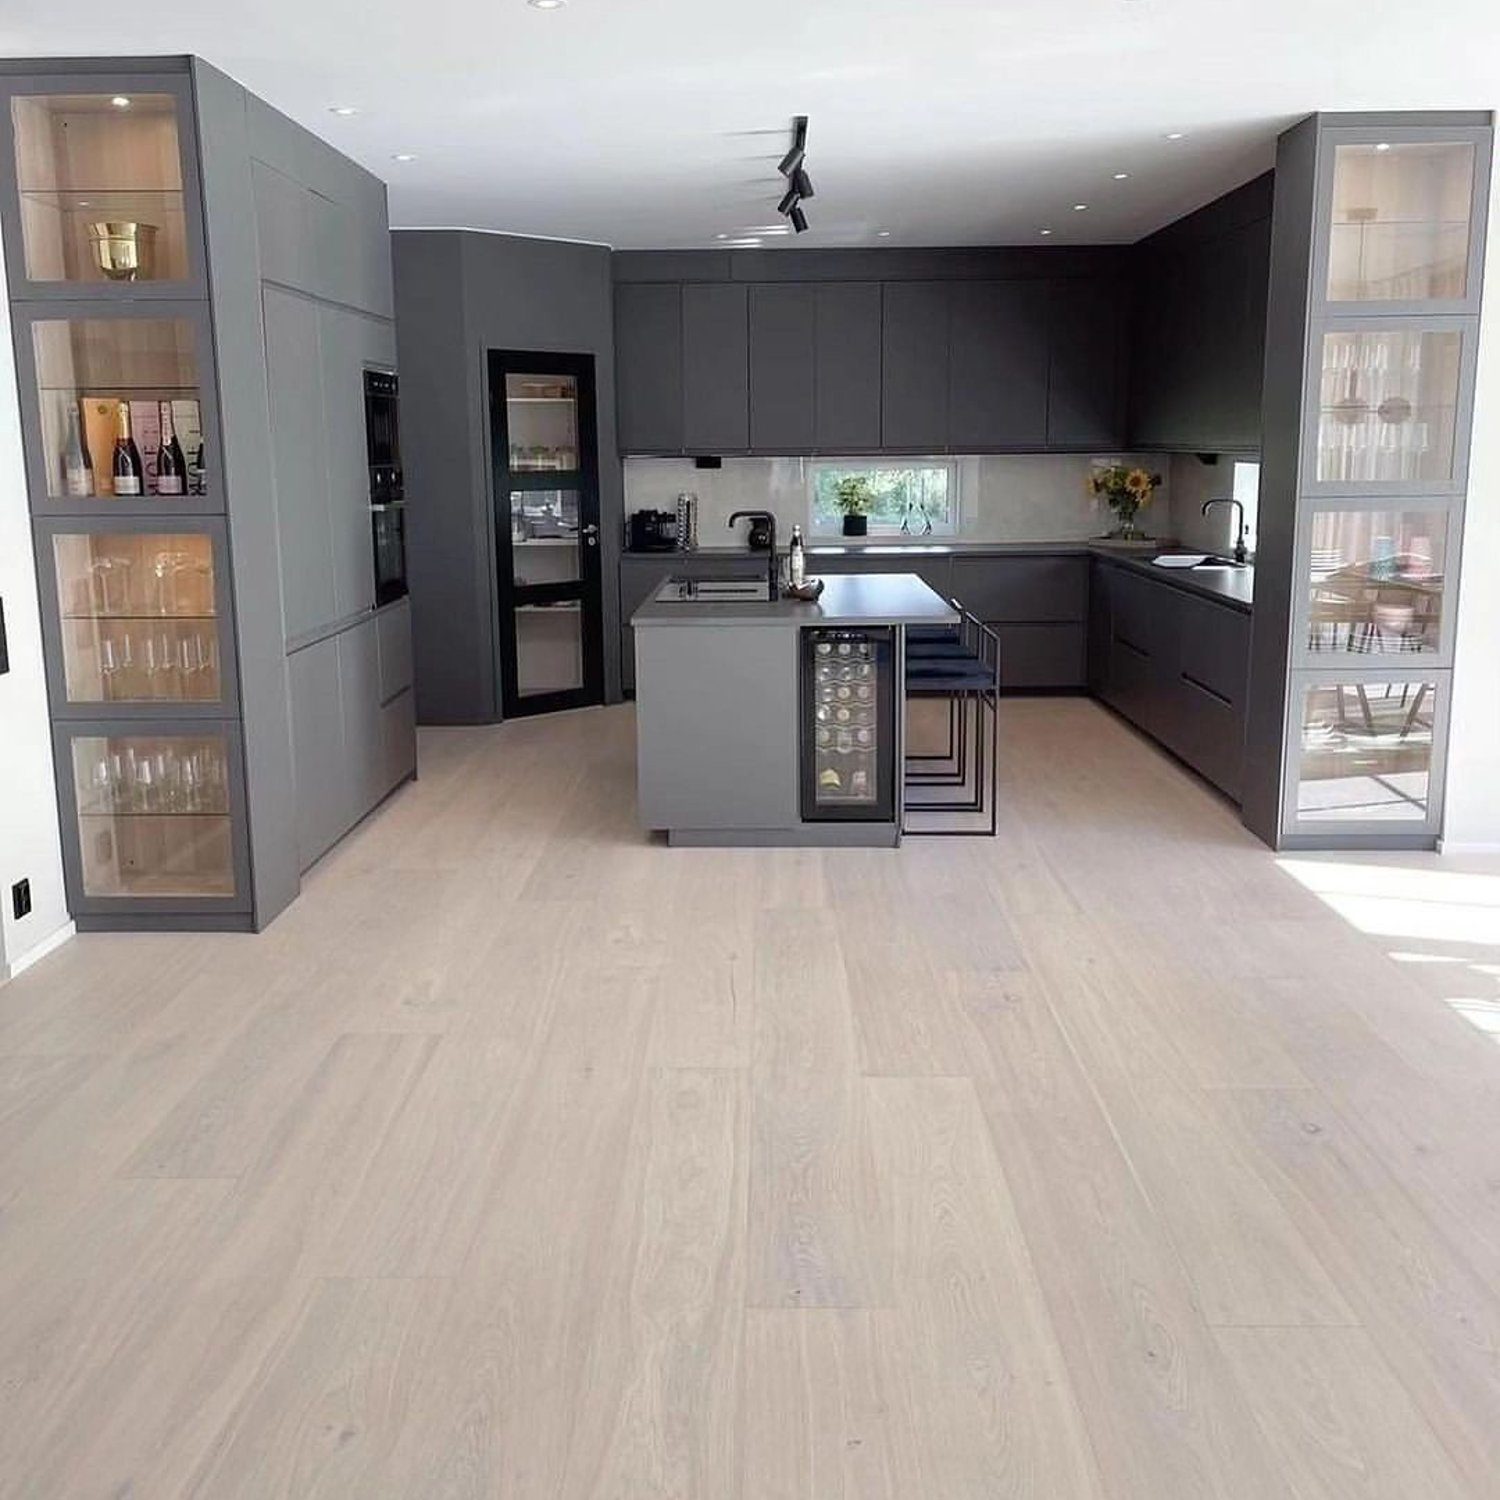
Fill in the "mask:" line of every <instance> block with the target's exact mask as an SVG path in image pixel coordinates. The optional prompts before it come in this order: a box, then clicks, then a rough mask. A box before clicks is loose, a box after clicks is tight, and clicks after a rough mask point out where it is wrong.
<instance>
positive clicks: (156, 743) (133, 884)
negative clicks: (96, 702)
mask: <svg viewBox="0 0 1500 1500" xmlns="http://www.w3.org/2000/svg"><path fill="white" fill-rule="evenodd" d="M54 733H55V734H56V736H57V749H58V755H57V759H58V765H59V768H60V772H61V775H60V777H59V783H60V784H59V788H58V789H59V792H60V793H61V801H62V804H63V808H64V813H63V816H64V818H65V820H68V821H70V822H71V824H72V832H73V834H74V837H73V838H72V839H70V840H65V841H64V851H63V857H64V863H65V865H66V866H67V869H68V874H69V877H70V880H71V883H72V886H73V893H72V894H73V899H74V900H75V902H77V903H78V905H79V907H80V909H81V910H82V911H83V912H85V913H100V912H107V911H111V910H114V911H120V910H122V909H125V908H128V909H130V910H132V911H134V912H138V913H139V912H149V911H153V910H157V911H159V910H162V909H164V908H169V909H171V910H172V911H174V912H190V913H204V914H206V913H211V912H214V911H221V910H225V909H229V908H233V907H235V906H237V905H244V904H245V902H246V893H247V887H248V881H247V858H246V852H245V848H244V841H243V836H242V834H243V828H244V809H243V807H242V805H241V797H240V787H241V780H240V767H239V750H238V729H237V727H233V726H224V725H212V724H200V725H196V726H195V725H192V724H186V723H180V722H179V723H172V722H163V723H160V724H153V725H151V726H150V727H149V728H148V727H144V726H143V727H141V728H139V729H136V728H131V727H129V726H125V725H121V724H117V723H109V722H103V721H95V722H89V723H79V724H68V725H59V726H58V727H57V729H56V730H55V731H54Z"/></svg>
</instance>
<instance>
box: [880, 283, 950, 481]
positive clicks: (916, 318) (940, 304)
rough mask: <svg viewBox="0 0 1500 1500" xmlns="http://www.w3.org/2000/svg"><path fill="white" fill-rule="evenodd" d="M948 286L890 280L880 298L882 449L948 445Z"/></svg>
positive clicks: (926, 450) (925, 449)
mask: <svg viewBox="0 0 1500 1500" xmlns="http://www.w3.org/2000/svg"><path fill="white" fill-rule="evenodd" d="M950 291H951V284H950V283H948V282H945V281H891V282H887V283H886V284H885V287H884V290H883V293H882V298H881V308H882V313H881V366H880V442H881V446H882V447H883V448H886V449H895V450H897V451H904V452H923V453H941V452H944V451H945V450H946V449H947V447H948V345H949V336H950V331H949V306H950Z"/></svg>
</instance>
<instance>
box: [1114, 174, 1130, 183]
mask: <svg viewBox="0 0 1500 1500" xmlns="http://www.w3.org/2000/svg"><path fill="white" fill-rule="evenodd" d="M1129 176H1130V173H1129V172H1116V173H1115V181H1116V182H1124V181H1125V180H1126V178H1128V177H1129Z"/></svg>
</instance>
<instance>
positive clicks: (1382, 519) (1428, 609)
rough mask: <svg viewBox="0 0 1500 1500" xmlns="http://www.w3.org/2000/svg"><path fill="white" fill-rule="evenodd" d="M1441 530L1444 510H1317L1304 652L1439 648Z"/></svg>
mask: <svg viewBox="0 0 1500 1500" xmlns="http://www.w3.org/2000/svg"><path fill="white" fill-rule="evenodd" d="M1447 526H1448V517H1447V514H1446V512H1443V511H1437V510H1416V509H1412V510H1402V509H1398V508H1389V509H1377V508H1372V509H1369V510H1327V511H1319V512H1317V513H1316V514H1315V515H1314V516H1313V518H1312V542H1311V548H1310V550H1309V554H1308V573H1309V576H1308V589H1309V615H1308V638H1307V648H1308V650H1309V651H1312V652H1316V653H1319V654H1322V653H1334V652H1346V653H1347V652H1355V653H1359V654H1362V655H1370V654H1374V655H1391V654H1398V655H1403V656H1409V655H1419V656H1424V655H1425V656H1431V655H1433V654H1435V653H1436V652H1438V651H1439V650H1441V649H1442V625H1443V614H1444V605H1445V588H1446V584H1445V573H1446V567H1447V555H1446V554H1447Z"/></svg>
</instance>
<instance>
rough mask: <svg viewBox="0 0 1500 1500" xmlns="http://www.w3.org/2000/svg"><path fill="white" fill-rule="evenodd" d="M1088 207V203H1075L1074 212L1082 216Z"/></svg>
mask: <svg viewBox="0 0 1500 1500" xmlns="http://www.w3.org/2000/svg"><path fill="white" fill-rule="evenodd" d="M1087 207H1088V204H1087V203H1075V204H1074V205H1073V212H1074V213H1075V214H1081V213H1082V212H1083V211H1084V209H1086V208H1087Z"/></svg>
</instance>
